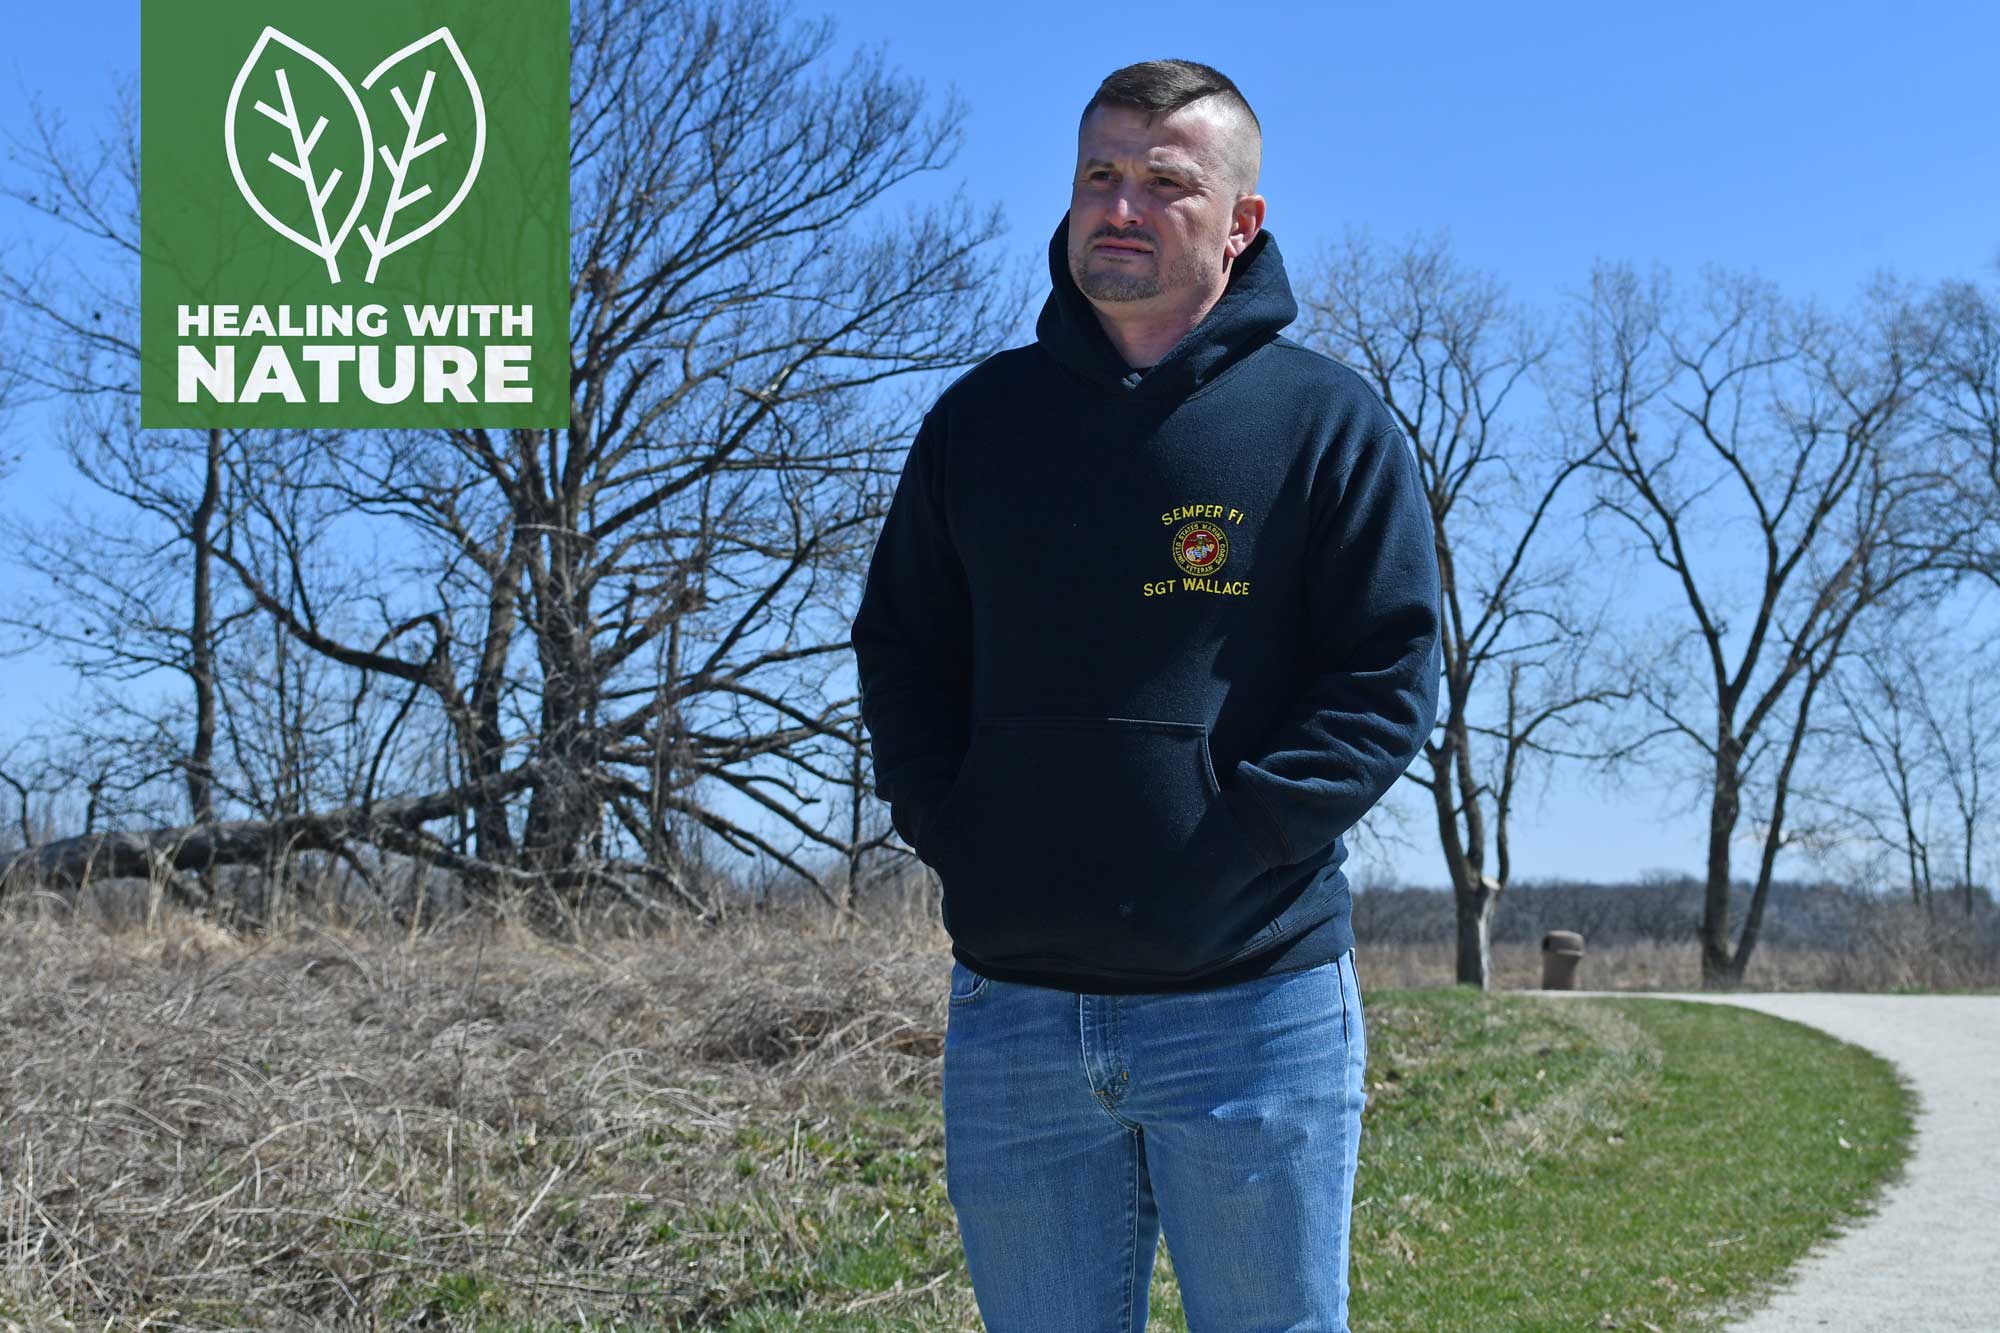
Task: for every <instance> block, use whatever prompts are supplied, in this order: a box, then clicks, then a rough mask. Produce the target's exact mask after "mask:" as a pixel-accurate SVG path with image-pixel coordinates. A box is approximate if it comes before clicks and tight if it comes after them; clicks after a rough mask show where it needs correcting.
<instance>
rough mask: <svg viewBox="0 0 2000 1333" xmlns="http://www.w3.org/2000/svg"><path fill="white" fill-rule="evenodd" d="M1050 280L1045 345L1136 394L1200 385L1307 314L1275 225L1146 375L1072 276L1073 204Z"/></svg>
mask: <svg viewBox="0 0 2000 1333" xmlns="http://www.w3.org/2000/svg"><path fill="white" fill-rule="evenodd" d="M1049 283H1050V286H1051V290H1050V292H1049V299H1048V300H1047V301H1046V302H1045V303H1044V304H1043V306H1042V314H1041V318H1040V319H1038V320H1037V321H1036V322H1035V336H1036V338H1037V339H1038V340H1039V341H1040V343H1041V346H1042V347H1043V348H1045V349H1046V350H1047V351H1048V353H1049V355H1050V356H1053V357H1054V358H1055V359H1056V360H1057V361H1060V362H1061V363H1062V364H1064V365H1066V366H1068V367H1069V368H1070V369H1071V370H1073V371H1075V372H1076V373H1077V374H1078V375H1080V376H1082V377H1083V378H1084V379H1085V380H1086V381H1088V382H1090V383H1092V384H1095V385H1097V386H1099V387H1101V388H1103V389H1105V390H1106V391H1108V392H1112V393H1118V394H1128V395H1130V396H1132V397H1134V398H1156V397H1161V398H1176V397H1185V396H1186V395H1188V394H1191V393H1193V392H1194V391H1195V390H1197V389H1199V388H1201V387H1202V386H1203V385H1205V384H1208V383H1209V382H1211V381H1212V380H1214V379H1215V378H1216V377H1218V376H1219V375H1221V374H1222V373H1223V372H1224V371H1225V370H1227V369H1229V367H1231V366H1233V365H1235V364H1236V362H1237V361H1239V360H1241V359H1242V358H1243V357H1244V356H1247V355H1248V354H1249V353H1251V352H1253V351H1255V350H1256V349H1257V348H1259V347H1262V346H1263V345H1264V344H1265V343H1267V342H1269V341H1271V339H1273V338H1275V337H1277V336H1278V332H1279V331H1280V330H1281V329H1283V328H1284V327H1285V326H1286V325H1288V324H1290V323H1291V322H1292V321H1293V320H1295V319H1297V318H1298V315H1299V305H1298V302H1297V301H1296V300H1294V299H1293V298H1292V284H1291V280H1290V278H1288V277H1287V276H1286V274H1285V261H1284V258H1283V257H1282V256H1281V255H1280V254H1279V253H1278V243H1277V241H1276V240H1275V239H1274V238H1273V237H1272V235H1271V233H1270V232H1269V231H1268V230H1260V231H1259V232H1258V233H1257V238H1256V239H1255V240H1253V241H1251V242H1250V244H1249V246H1248V247H1247V248H1245V250H1244V251H1243V253H1242V254H1240V255H1238V256H1236V262H1235V263H1234V264H1233V265H1231V267H1230V271H1229V285H1228V286H1227V287H1225V288H1224V289H1223V292H1222V296H1221V298H1220V299H1218V300H1217V301H1216V303H1215V305H1214V306H1213V307H1211V308H1210V309H1209V312H1208V313H1207V314H1206V315H1204V316H1203V317H1202V319H1201V322H1200V323H1198V324H1196V325H1195V326H1194V327H1193V328H1191V329H1189V330H1188V331H1187V332H1186V333H1185V334H1183V335H1182V337H1181V340H1180V341H1179V342H1177V343H1175V344H1174V345H1173V347H1171V348H1170V349H1168V351H1167V354H1166V355H1165V356H1163V357H1161V358H1160V359H1159V361H1158V362H1157V363H1156V364H1155V365H1154V366H1153V368H1152V369H1151V370H1149V371H1147V372H1146V373H1144V374H1143V375H1142V374H1140V373H1139V372H1138V371H1136V370H1134V369H1133V368H1132V367H1131V366H1128V365H1126V364H1125V358H1124V357H1122V356H1120V355H1119V354H1118V349H1117V348H1116V347H1114V346H1113V345H1112V343H1111V339H1110V337H1109V336H1108V335H1107V334H1106V333H1105V332H1104V326H1103V325H1102V324H1101V323H1099V321H1098V318H1097V309H1096V307H1095V306H1093V305H1091V303H1090V298H1089V297H1087V296H1085V295H1084V294H1083V291H1082V289H1081V288H1079V287H1078V286H1077V285H1076V279H1075V278H1073V277H1071V276H1070V272H1069V214H1068V213H1067V212H1065V213H1064V214H1063V216H1062V221H1061V222H1058V223H1057V224H1056V230H1055V235H1053V236H1051V237H1050V238H1049Z"/></svg>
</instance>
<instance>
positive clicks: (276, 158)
mask: <svg viewBox="0 0 2000 1333" xmlns="http://www.w3.org/2000/svg"><path fill="white" fill-rule="evenodd" d="M274 43H275V44H276V45H277V46H279V47H281V48H283V51H290V52H291V53H293V54H294V55H297V56H298V57H300V58H301V59H302V60H304V61H306V62H308V64H309V65H310V66H316V67H318V69H319V70H320V72H321V73H323V74H325V76H326V77H327V79H329V80H331V82H332V83H333V85H334V87H336V88H338V89H339V91H340V93H341V94H342V96H343V97H344V98H345V99H346V104H345V107H346V110H347V111H349V112H351V113H352V115H353V118H354V125H355V128H356V129H357V130H358V131H359V133H360V137H361V181H360V184H359V186H358V187H356V189H355V191H354V203H353V204H352V206H350V207H349V208H348V210H347V213H346V216H345V217H342V218H340V219H339V221H338V223H337V225H336V223H335V221H334V220H333V219H332V218H329V217H328V215H327V214H328V205H329V203H330V202H331V200H332V199H333V193H334V188H335V187H336V186H338V185H339V184H340V181H341V177H342V176H343V175H345V174H346V168H343V167H339V166H333V167H331V168H330V169H329V165H328V163H327V161H326V158H327V154H326V153H325V152H324V151H320V152H318V153H317V156H316V155H315V150H319V149H321V148H322V145H321V142H320V140H321V136H322V135H323V133H324V132H325V130H326V128H327V124H328V121H327V118H326V117H325V116H324V115H320V114H317V113H316V112H315V111H314V110H313V109H312V107H311V106H310V104H309V102H308V97H307V90H306V87H305V85H303V84H299V85H297V86H295V83H294V80H293V79H292V77H291V71H293V70H296V71H298V72H301V73H303V72H304V70H305V69H306V68H307V66H304V65H294V64H292V63H291V62H290V61H289V60H288V59H287V57H285V56H284V55H283V53H282V51H281V52H280V53H279V54H278V55H277V56H276V58H275V60H274V63H273V76H272V78H271V79H270V80H269V81H268V85H266V84H265V81H263V80H259V81H258V82H259V85H260V86H258V87H255V88H252V89H251V96H252V97H254V98H255V99H256V101H255V104H254V109H255V110H256V112H257V113H258V114H259V115H262V116H264V117H266V118H267V119H269V120H271V121H273V122H275V123H276V124H277V125H278V126H279V127H280V128H281V129H284V130H285V131H287V132H288V133H289V134H290V136H291V156H289V157H283V156H280V155H279V154H278V153H267V154H265V160H266V161H268V162H270V164H271V165H272V166H275V167H277V168H278V170H280V171H282V172H283V173H284V174H285V175H287V176H289V177H291V178H292V179H293V180H295V181H297V182H298V184H299V186H301V187H302V188H303V190H304V192H305V199H306V204H307V207H308V209H309V210H310V212H311V215H312V227H313V233H314V234H313V235H311V236H308V235H305V234H304V233H302V232H300V231H298V230H297V229H296V228H293V227H291V226H289V225H287V224H286V223H284V222H282V221H280V220H279V219H278V218H277V216H276V215H275V214H273V213H272V211H271V209H270V208H269V207H267V206H266V204H265V201H264V200H263V199H262V198H260V197H259V196H258V193H257V189H256V187H255V186H253V185H252V184H251V183H250V179H249V175H248V173H246V172H245V170H244V164H243V161H242V158H241V154H240V152H239V150H238V147H237V139H238V137H239V136H238V125H239V123H240V122H239V120H238V116H239V114H240V110H239V108H240V106H241V104H242V100H243V93H244V91H245V89H246V87H248V86H249V85H250V83H251V80H252V77H253V76H254V75H255V73H256V71H257V69H258V64H259V61H260V60H261V59H262V57H263V56H264V53H265V51H266V49H267V48H269V47H270V46H272V45H273V44H274ZM338 106H339V104H338V103H332V102H329V103H328V109H329V110H335V108H337V107H338ZM335 114H339V112H338V110H335ZM309 118H310V119H311V121H312V124H311V126H310V127H308V126H307V123H306V122H307V120H308V119H309ZM223 143H224V146H225V147H226V148H227V150H228V153H229V174H230V175H232V176H234V177H235V178H236V188H237V189H239V190H241V191H242V192H243V198H244V199H245V200H246V201H247V202H248V203H249V205H250V207H251V209H252V210H254V211H255V212H256V214H257V216H258V217H260V218H262V219H263V220H264V222H265V223H266V224H267V225H268V226H270V227H271V228H272V229H273V230H275V231H277V232H278V233H279V234H280V235H282V236H284V237H285V238H287V239H288V240H290V241H292V242H293V243H295V244H297V245H301V246H304V247H305V248H306V249H307V250H310V251H312V253H314V254H316V255H318V256H319V257H320V258H321V259H324V260H325V261H326V275H327V279H328V280H329V281H331V282H336V283H337V282H339V281H340V267H339V265H338V264H336V263H335V261H334V254H335V253H336V252H337V251H338V250H339V249H340V244H341V242H342V241H344V240H346V239H347V233H348V232H349V231H350V230H352V229H353V227H354V222H355V219H356V218H358V217H360V216H361V205H362V203H363V201H365V200H366V199H367V197H368V181H369V177H370V175H371V174H372V173H373V171H374V166H375V151H374V142H373V140H372V139H371V138H370V136H369V132H368V117H367V115H366V113H364V112H363V111H362V109H361V98H360V97H359V96H358V95H357V94H356V93H355V91H354V86H353V85H352V84H350V83H348V81H347V79H346V78H345V77H344V76H343V75H342V74H341V72H340V71H339V70H337V69H335V68H334V67H333V66H332V65H331V64H330V63H328V61H327V60H326V58H325V57H324V56H322V55H320V54H319V52H317V51H315V50H313V49H312V48H311V47H308V46H305V45H303V44H301V43H299V42H296V41H294V40H293V39H292V38H290V37H288V36H286V35H285V34H284V33H282V32H279V31H278V30H277V29H276V28H270V27H267V28H265V29H264V31H263V32H262V33H261V34H260V35H259V36H258V38H257V44H256V45H255V46H253V47H251V48H250V54H249V56H248V57H247V58H246V59H245V60H244V61H243V68H242V69H240V70H238V71H237V72H236V82H235V83H233V84H231V85H230V88H229V106H228V109H227V110H226V111H224V113H223ZM350 165H352V164H351V162H350ZM272 183H273V184H274V185H275V181H273V182H272Z"/></svg>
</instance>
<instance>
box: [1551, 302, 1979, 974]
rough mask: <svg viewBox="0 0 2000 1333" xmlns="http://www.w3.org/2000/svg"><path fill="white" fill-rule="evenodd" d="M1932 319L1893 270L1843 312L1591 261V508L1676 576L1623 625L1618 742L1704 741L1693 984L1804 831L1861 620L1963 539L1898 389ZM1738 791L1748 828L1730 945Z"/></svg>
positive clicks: (1937, 589)
mask: <svg viewBox="0 0 2000 1333" xmlns="http://www.w3.org/2000/svg"><path fill="white" fill-rule="evenodd" d="M1927 336H1928V335H1927V327H1926V325H1925V323H1924V322H1923V321H1921V320H1918V319H1914V318H1912V317H1911V311H1910V306H1909V302H1908V300H1907V298H1906V297H1905V296H1902V295H1900V294H1899V293H1897V292H1896V291H1894V290H1893V289H1891V288H1889V287H1887V286H1879V287H1877V288H1875V289H1872V290H1871V291H1870V292H1869V293H1868V294H1867V297H1866V298H1865V300H1864V302H1863V303H1862V305H1861V308H1860V310H1859V311H1858V313H1857V314H1856V315H1855V316H1854V317H1853V318H1852V319H1848V320H1836V319H1833V318H1830V317H1828V316H1826V315H1823V314H1822V313H1820V312H1819V311H1817V310H1816V309H1814V308H1812V307H1811V306H1810V305H1807V306H1804V307H1794V306H1792V305H1790V304H1788V303H1786V302H1784V301H1782V300H1781V299H1780V298H1779V297H1778V296H1777V295H1776V293H1775V292H1774V291H1773V290H1772V289H1771V288H1770V287H1769V285H1768V284H1765V283H1762V282H1759V281H1757V280H1754V279H1750V278H1740V277H1733V276H1730V275H1727V274H1723V273H1720V272H1717V271H1714V270H1709V271H1707V272H1706V273H1705V275H1704V284H1703V287H1702V290H1701V293H1700V298H1699V300H1698V302H1697V304H1696V306H1695V308H1694V309H1692V310H1687V309H1684V308H1683V307H1682V306H1681V305H1680V304H1679V303H1677V302H1675V301H1674V300H1673V298H1672V295H1671V292H1670V289H1669V284H1668V283H1667V281H1666V279H1665V278H1664V277H1657V276H1656V277H1655V278H1654V279H1653V280H1652V281H1651V282H1649V283H1642V282H1641V281H1640V279H1639V278H1638V277H1637V276H1636V275H1635V274H1633V273H1632V272H1631V270H1630V269H1629V268H1625V267H1622V266H1599V267H1598V268H1597V269H1596V270H1595V271H1594V272H1593V274H1592V279H1591V287H1590V292H1589V295H1588V297H1587V299H1586V300H1585V301H1584V303H1583V308H1582V311H1581V314H1580V323H1579V329H1578V339H1577V343H1578V348H1579V351H1580V353H1581V355H1582V373H1581V379H1580V382H1579V383H1578V384H1577V386H1576V389H1577V395H1576V398H1575V400H1574V410H1575V417H1576V421H1577V429H1578V431H1579V432H1580V433H1581V434H1583V435H1584V436H1585V437H1586V438H1587V439H1589V440H1590V441H1592V442H1594V443H1596V444H1598V445H1600V446H1601V450H1600V451H1599V452H1597V453H1596V454H1594V455H1592V457H1591V460H1590V463H1589V466H1590V468H1591V469H1592V471H1593V473H1594V475H1595V477H1596V479H1597V482H1598V489H1597V498H1596V506H1597V509H1598V510H1599V511H1601V512H1603V513H1605V514H1608V515H1613V516H1615V517H1616V518H1617V519H1618V520H1621V523H1620V526H1621V527H1622V528H1623V530H1624V531H1625V532H1626V533H1627V534H1628V535H1629V536H1630V537H1631V538H1632V539H1633V545H1634V547H1635V548H1636V550H1637V551H1638V552H1640V553H1641V554H1642V555H1643V556H1644V557H1647V558H1648V559H1649V560H1650V562H1651V564H1652V566H1653V567H1656V568H1657V569H1659V570H1662V571H1664V572H1665V574H1666V576H1667V577H1666V582H1667V585H1668V591H1667V592H1666V593H1665V597H1666V598H1667V599H1668V600H1667V603H1666V605H1667V607H1668V608H1669V609H1668V610H1666V611H1665V613H1664V614H1663V615H1662V616H1661V617H1660V623H1659V624H1657V625H1649V626H1647V627H1645V628H1644V629H1642V630H1639V631H1637V633H1636V635H1635V638H1634V640H1633V643H1634V651H1633V652H1632V660H1631V670H1632V671H1633V673H1634V687H1635V689H1636V691H1637V696H1638V698H1639V700H1640V701H1641V703H1642V705H1643V708H1644V710H1645V717H1646V718H1647V719H1648V721H1649V723H1650V728H1649V730H1648V731H1647V732H1646V733H1645V734H1644V735H1643V736H1642V737H1640V738H1639V739H1638V740H1636V741H1634V742H1632V743H1631V745H1630V746H1629V747H1628V749H1627V753H1637V752H1639V751H1640V750H1642V749H1649V748H1650V747H1651V743H1652V742H1654V741H1661V740H1665V741H1669V742H1671V743H1672V744H1674V745H1676V746H1685V747H1687V750H1686V751H1684V752H1692V753H1693V754H1696V755H1699V756H1700V761H1701V773H1700V777H1699V779H1698V781H1699V782H1700V783H1701V784H1702V785H1703V787H1704V789H1705V791H1706V793H1707V802H1708V806H1709V820H1708V858H1707V875H1706V879H1707V884H1706V889H1705V898H1704V911H1703V917H1702V924H1701V957H1702V979H1703V985H1704V986H1708V987H1719V986H1727V985H1735V984H1738V983H1740V982H1741V980H1742V977H1743V973H1744V969H1745V968H1746V967H1747V966H1748V964H1749V961H1750V957H1751V955H1752V952H1753V951H1754V949H1755V948H1756V943H1757V934H1758V929H1759V927H1760V925H1761V922H1762V919H1763V913H1764V906H1765V902H1766V899H1767V897H1768V894H1769V890H1770V886H1771V880H1772V870H1773V865H1774V863H1775V861H1776V858H1777V856H1778V853H1779V852H1780V851H1781V850H1782V849H1783V848H1785V847H1786V846H1788V845H1791V844H1792V843H1795V842H1797V841H1799V840H1800V839H1801V838H1803V837H1805V836H1807V835H1808V834H1809V833H1810V832H1811V830H1810V828H1809V827H1808V828H1802V827H1797V826H1795V823H1796V821H1795V818H1788V806H1787V802H1788V798H1789V797H1790V796H1791V794H1792V792H1793V786H1794V782H1795V779H1796V776H1797V774H1798V773H1799V772H1800V761H1801V756H1802V754H1803V753H1804V752H1805V748H1806V746H1807V743H1808V741H1809V739H1810V738H1811V737H1812V735H1813V730H1812V719H1813V714H1812V706H1813V703H1814V700H1815V697H1816V696H1817V695H1818V693H1819V691H1820V689H1821V686H1822V685H1823V684H1824V683H1825V682H1826V680H1827V677H1828V675H1829V673H1830V672H1832V671H1833V669H1834V667H1835V664H1836V662H1837V661H1838V660H1839V659H1840V657H1841V655H1842V653H1843V651H1844V649H1845V645H1846V644H1847V642H1848V637H1849V635H1850V633H1851V632H1852V631H1853V629H1854V627H1855V625H1856V623H1857V621H1858V620H1859V619H1860V618H1861V617H1862V616H1863V615H1865V614H1870V613H1876V614H1888V613H1890V612H1892V611H1897V610H1900V609H1902V608H1904V607H1906V606H1908V605H1910V604H1913V603H1918V602H1921V601H1922V600H1923V599H1925V598H1930V597H1936V596H1938V595H1940V594H1941V592H1942V591H1943V590H1944V589H1945V588H1946V587H1948V586H1949V584H1950V580H1951V578H1952V577H1953V573H1952V571H1953V565H1954V559H1955V555H1956V553H1958V552H1960V551H1962V550H1963V549H1964V547H1965V543H1966V542H1967V540H1968V539H1969V530H1968V529H1967V528H1966V527H1965V526H1963V524H1962V521H1961V519H1960V518H1959V511H1958V510H1956V509H1954V508H1953V507H1952V505H1951V504H1950V503H1949V500H1950V497H1949V495H1948V494H1947V489H1948V488H1947V483H1946V481H1945V479H1944V478H1943V477H1942V476H1941V475H1940V473H1939V470H1938V469H1937V467H1936V466H1935V455H1934V450H1933V449H1931V448H1930V447H1929V445H1928V442H1927V436H1926V435H1925V433H1924V431H1923V430H1922V429H1921V425H1920V422H1919V420H1918V417H1917V413H1916V412H1915V411H1914V410H1913V407H1912V404H1913V400H1914V398H1915V396H1916V394H1917V393H1918V391H1919V390H1920V388H1921V386H1922V378H1923V377H1922V372H1921V369H1920V368H1921V366H1922V365H1923V364H1924V361H1925V358H1926V357H1927V356H1928V354H1929V345H1928V342H1927ZM1745 585H1747V586H1745ZM1739 588H1740V589H1741V590H1740V591H1739ZM1746 799H1747V800H1749V801H1750V802H1752V803H1753V806H1752V813H1751V818H1752V827H1753V828H1754V829H1755V830H1756V832H1757V834H1758V835H1759V837H1760V839H1761V848H1760V853H1759V857H1758V864H1757V876H1756V879H1755V881H1754V884H1753V887H1752V891H1751V898H1750V902H1749V906H1748V909H1747V912H1746V914H1745V917H1744V921H1743V926H1742V930H1741V933H1740V935H1739V936H1737V938H1736V941H1735V947H1734V949H1733V950H1732V948H1731V923H1730V919H1729V917H1730V898H1729V894H1730V864H1731V849H1732V844H1733V842H1734V840H1735V838H1736V836H1737V828H1738V824H1739V822H1740V821H1741V819H1742V818H1743V816H1744V813H1745V803H1746Z"/></svg>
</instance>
